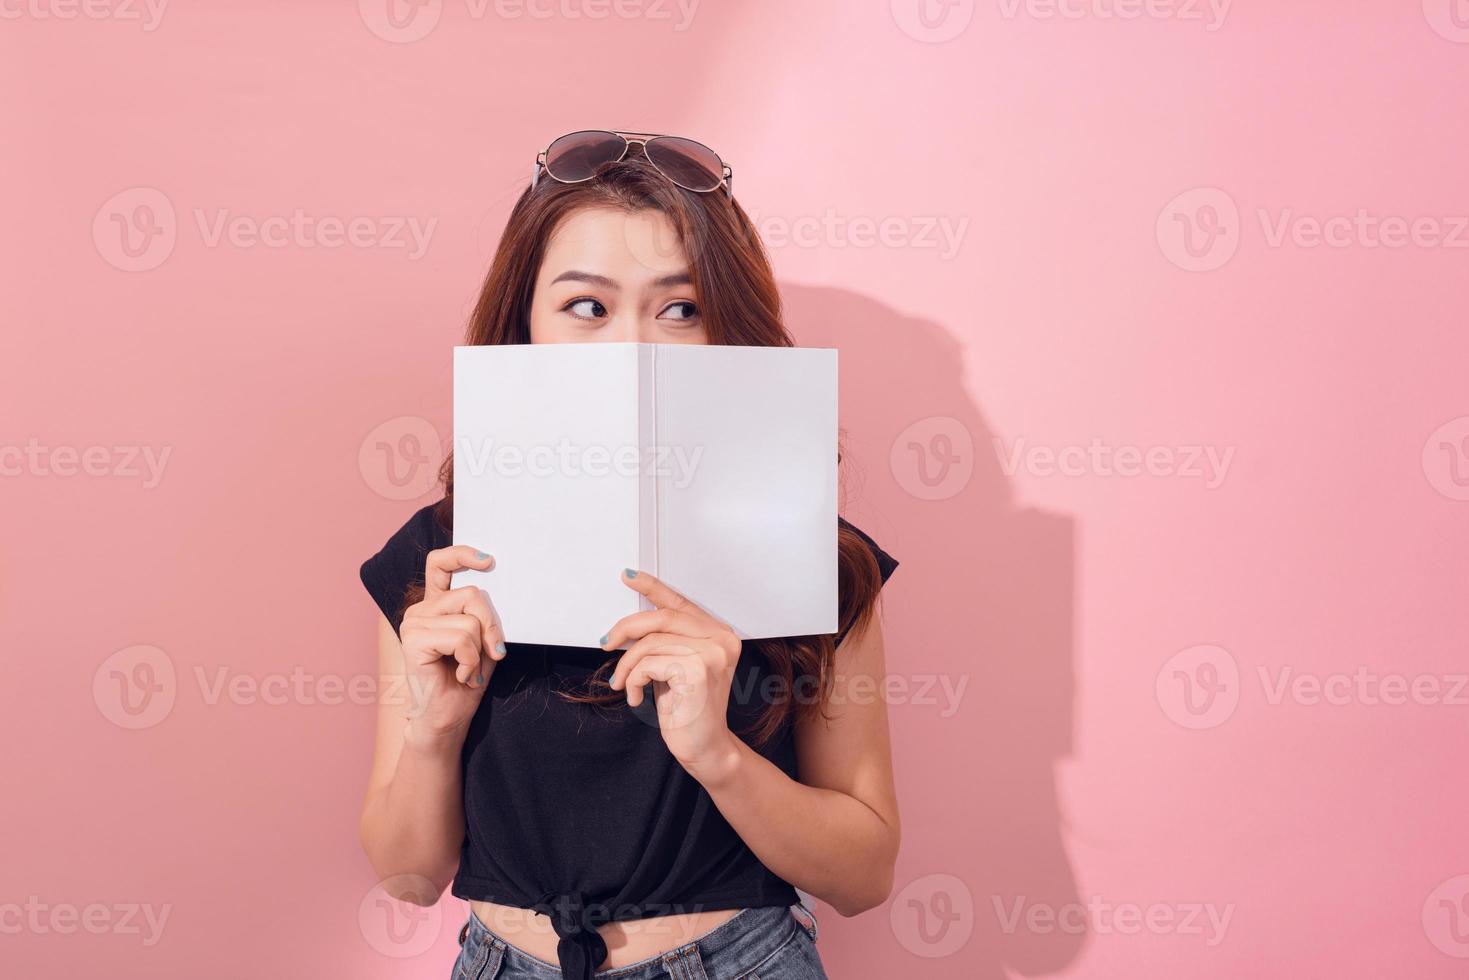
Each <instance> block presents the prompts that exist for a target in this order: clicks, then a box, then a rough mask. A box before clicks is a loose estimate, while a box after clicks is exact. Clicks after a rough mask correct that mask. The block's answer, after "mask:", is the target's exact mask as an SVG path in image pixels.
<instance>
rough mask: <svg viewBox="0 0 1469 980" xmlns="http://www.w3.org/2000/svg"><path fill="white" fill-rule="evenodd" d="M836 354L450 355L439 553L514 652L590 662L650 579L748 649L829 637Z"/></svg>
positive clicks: (567, 348) (697, 350)
mask: <svg viewBox="0 0 1469 980" xmlns="http://www.w3.org/2000/svg"><path fill="white" fill-rule="evenodd" d="M836 467H837V352H836V351H834V350H825V349H811V348H790V347H715V346H708V345H702V344H623V343H617V344H607V343H588V344H517V345H495V346H480V347H456V348H455V349H454V541H455V543H457V544H467V545H472V546H474V547H476V548H480V549H482V550H484V551H488V552H490V553H491V554H492V555H494V556H495V567H494V568H493V569H492V570H490V571H488V572H478V571H472V570H470V571H462V572H458V573H456V574H455V576H454V585H455V586H456V587H458V586H462V585H478V586H480V587H482V588H484V589H485V590H486V591H487V592H489V594H490V600H491V602H492V603H493V605H494V607H495V611H496V613H497V614H498V615H499V617H500V620H501V623H502V624H503V627H504V631H505V637H506V639H507V640H508V641H510V642H515V643H548V644H556V645H563V646H597V645H598V642H599V640H600V639H601V637H602V635H603V634H604V633H606V632H607V630H608V629H609V628H610V627H611V626H612V624H613V623H615V622H616V621H617V620H618V619H620V618H622V617H623V616H626V615H628V614H630V613H634V612H637V611H638V610H639V609H647V608H651V606H650V605H649V603H648V602H647V601H646V600H644V599H643V598H642V597H641V596H640V595H638V594H637V593H636V592H634V591H632V590H631V589H629V588H628V587H627V586H626V585H624V584H622V582H620V581H619V580H618V579H619V576H620V575H621V573H622V570H623V569H624V568H635V569H641V570H643V571H646V572H649V573H651V574H653V575H655V576H657V577H658V578H659V579H661V580H663V581H664V582H666V583H667V584H668V585H669V586H671V587H672V588H674V589H676V590H677V591H679V592H680V593H682V594H683V595H685V596H687V597H688V598H689V599H692V600H693V601H694V602H696V603H698V604H699V605H700V606H702V607H704V608H705V609H707V610H708V611H709V612H710V614H711V615H713V616H715V617H717V618H719V619H720V620H722V621H724V622H726V623H728V624H729V625H730V627H731V628H733V629H734V630H735V632H736V633H737V634H738V635H739V636H741V637H743V638H746V639H754V638H760V637H771V636H799V635H805V634H811V633H834V632H836V630H837V509H836V503H837V469H836Z"/></svg>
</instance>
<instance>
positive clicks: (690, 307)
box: [658, 299, 699, 320]
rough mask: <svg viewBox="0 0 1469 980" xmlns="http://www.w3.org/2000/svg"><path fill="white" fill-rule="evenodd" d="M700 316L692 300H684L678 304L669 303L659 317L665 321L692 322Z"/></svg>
mask: <svg viewBox="0 0 1469 980" xmlns="http://www.w3.org/2000/svg"><path fill="white" fill-rule="evenodd" d="M698 315H699V308H698V307H697V306H695V305H694V304H693V302H692V301H691V300H686V299H682V300H679V301H678V302H677V303H669V304H668V306H666V307H665V308H664V310H663V312H662V313H660V314H658V317H659V319H665V320H692V319H693V318H694V317H696V316H698Z"/></svg>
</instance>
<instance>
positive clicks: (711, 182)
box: [530, 129, 734, 197]
mask: <svg viewBox="0 0 1469 980" xmlns="http://www.w3.org/2000/svg"><path fill="white" fill-rule="evenodd" d="M634 146H636V147H638V148H640V149H641V150H642V151H643V156H645V157H647V158H648V162H649V163H651V164H652V165H653V168H654V169H655V170H657V171H658V172H659V173H660V174H662V175H663V176H664V177H666V178H667V179H668V180H670V181H672V182H673V183H675V184H677V185H678V186H679V187H682V188H683V189H684V190H687V191H695V192H697V193H699V194H707V193H709V192H710V191H716V190H718V189H719V187H720V185H721V184H722V185H723V186H724V189H725V193H726V194H728V195H729V196H731V197H733V196H734V171H733V170H731V169H730V168H729V165H728V164H726V163H725V162H724V161H723V160H721V159H720V158H719V154H718V153H715V152H714V151H713V150H711V149H709V147H707V146H705V145H704V144H703V143H699V142H697V141H695V140H691V139H685V138H684V137H682V136H663V135H661V134H659V133H624V132H614V131H612V130H608V129H584V130H580V131H579V132H575V133H567V134H566V135H565V136H559V137H557V138H556V140H555V141H553V142H552V143H551V145H550V146H548V147H546V148H545V149H544V150H542V151H541V152H540V153H539V154H538V155H537V156H536V170H535V174H534V176H532V177H531V182H530V183H531V186H532V187H534V186H535V185H536V182H537V181H539V180H540V178H541V171H543V170H544V171H545V172H546V175H547V176H549V177H550V178H551V179H552V180H555V181H559V182H560V183H563V184H580V183H582V182H583V181H588V180H591V179H592V178H593V177H595V176H596V175H597V171H598V170H599V169H601V168H602V167H605V166H606V165H607V164H609V163H617V162H618V161H620V160H622V159H623V158H625V157H626V156H627V155H628V153H629V152H631V151H632V148H633V147H634Z"/></svg>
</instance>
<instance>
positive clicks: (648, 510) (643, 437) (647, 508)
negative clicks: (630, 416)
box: [638, 344, 663, 609]
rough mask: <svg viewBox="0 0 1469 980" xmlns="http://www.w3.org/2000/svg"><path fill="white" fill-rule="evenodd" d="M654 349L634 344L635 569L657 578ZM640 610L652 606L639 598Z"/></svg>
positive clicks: (655, 354) (656, 365)
mask: <svg viewBox="0 0 1469 980" xmlns="http://www.w3.org/2000/svg"><path fill="white" fill-rule="evenodd" d="M658 452H659V449H658V348H657V346H656V345H654V344H639V345H638V567H639V568H640V569H642V570H643V571H645V572H648V573H649V574H651V575H653V576H655V577H656V576H661V575H662V574H663V572H662V569H661V568H660V567H659V563H658V536H659V535H658V532H659V523H660V521H659V507H658ZM640 605H641V607H642V608H643V609H652V608H653V605H652V603H650V602H648V600H646V599H642V600H641V603H640Z"/></svg>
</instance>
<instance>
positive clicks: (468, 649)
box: [404, 617, 481, 687]
mask: <svg viewBox="0 0 1469 980" xmlns="http://www.w3.org/2000/svg"><path fill="white" fill-rule="evenodd" d="M437 619H438V617H434V618H433V619H431V620H425V621H424V623H425V625H422V626H420V625H418V623H416V622H415V623H414V626H413V642H412V643H411V644H410V646H411V648H412V649H413V651H414V653H415V655H416V656H417V658H418V662H419V663H420V664H430V663H433V662H434V661H435V660H439V659H452V660H453V661H454V662H455V664H456V666H455V668H454V678H455V680H457V681H459V683H461V684H469V686H470V687H478V686H479V684H478V683H475V684H470V680H471V679H477V678H478V677H479V675H480V673H481V671H480V650H479V643H478V637H477V635H476V634H475V633H473V632H465V631H464V630H458V629H446V628H443V627H440V626H437V625H432V626H430V625H427V623H430V622H434V623H436V621H437ZM404 622H405V623H406V622H407V621H406V620H405V621H404Z"/></svg>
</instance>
